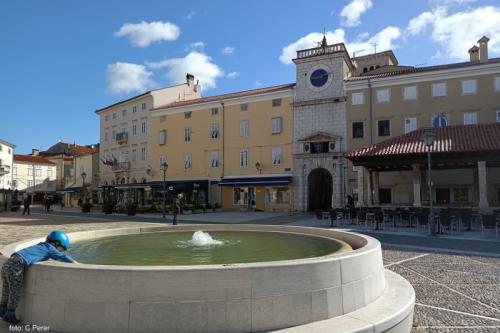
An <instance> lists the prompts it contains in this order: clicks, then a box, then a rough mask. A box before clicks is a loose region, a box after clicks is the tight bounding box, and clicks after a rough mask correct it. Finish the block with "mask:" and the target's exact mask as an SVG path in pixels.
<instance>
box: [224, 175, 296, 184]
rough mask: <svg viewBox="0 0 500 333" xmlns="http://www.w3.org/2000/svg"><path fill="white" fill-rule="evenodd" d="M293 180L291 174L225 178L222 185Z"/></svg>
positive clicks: (288, 181) (284, 182)
mask: <svg viewBox="0 0 500 333" xmlns="http://www.w3.org/2000/svg"><path fill="white" fill-rule="evenodd" d="M291 181H292V176H291V175H286V176H260V177H238V178H223V179H222V180H221V181H220V183H219V185H220V186H252V185H287V184H288V183H290V182H291Z"/></svg>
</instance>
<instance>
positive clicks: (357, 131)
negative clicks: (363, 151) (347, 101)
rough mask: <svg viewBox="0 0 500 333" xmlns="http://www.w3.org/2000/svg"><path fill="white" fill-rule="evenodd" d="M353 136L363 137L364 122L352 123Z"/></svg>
mask: <svg viewBox="0 0 500 333" xmlns="http://www.w3.org/2000/svg"><path fill="white" fill-rule="evenodd" d="M352 137H353V138H362V137H363V122H355V123H352Z"/></svg>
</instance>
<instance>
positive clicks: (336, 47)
mask: <svg viewBox="0 0 500 333" xmlns="http://www.w3.org/2000/svg"><path fill="white" fill-rule="evenodd" d="M344 51H345V45H344V43H339V44H333V45H327V46H325V47H321V46H320V47H315V48H312V49H307V50H300V51H297V59H301V58H308V57H314V56H319V55H325V54H332V53H338V52H344Z"/></svg>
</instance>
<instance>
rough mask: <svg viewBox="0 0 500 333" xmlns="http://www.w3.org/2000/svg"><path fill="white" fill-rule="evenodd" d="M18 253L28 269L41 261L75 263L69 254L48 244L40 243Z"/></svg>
mask: <svg viewBox="0 0 500 333" xmlns="http://www.w3.org/2000/svg"><path fill="white" fill-rule="evenodd" d="M16 253H17V255H18V256H20V257H21V258H22V259H23V261H24V263H25V264H26V265H27V266H28V267H29V266H31V265H33V264H34V263H37V262H39V261H46V260H49V259H54V260H59V261H64V262H73V261H74V259H73V258H71V257H70V256H68V255H67V254H64V253H62V252H61V251H59V250H58V249H56V247H55V246H54V245H52V244H50V243H47V242H42V243H38V244H36V245H33V246H30V247H27V248H25V249H22V250H20V251H17V252H16Z"/></svg>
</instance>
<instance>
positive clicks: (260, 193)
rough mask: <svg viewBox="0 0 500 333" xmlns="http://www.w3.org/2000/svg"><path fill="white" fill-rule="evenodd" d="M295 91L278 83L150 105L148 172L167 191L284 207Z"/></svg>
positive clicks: (198, 200)
mask: <svg viewBox="0 0 500 333" xmlns="http://www.w3.org/2000/svg"><path fill="white" fill-rule="evenodd" d="M293 91H294V85H293V84H290V85H282V86H276V87H268V88H264V89H255V90H249V91H244V92H239V93H234V94H226V95H219V96H212V97H207V98H200V99H195V100H191V101H186V102H176V103H173V104H170V105H167V106H165V107H159V108H156V109H154V110H152V112H151V114H152V137H153V139H152V145H151V147H152V160H153V165H152V176H153V180H154V181H155V182H156V183H157V185H158V186H159V187H160V188H161V186H162V182H163V171H162V169H161V165H162V163H164V162H165V161H166V162H167V164H168V169H167V171H166V174H165V176H166V180H167V183H168V187H169V188H171V191H172V192H171V193H170V192H169V193H170V195H171V197H172V196H173V195H178V194H179V193H183V196H184V200H185V202H189V203H192V204H195V205H196V204H210V205H213V206H216V207H217V206H222V207H223V208H225V209H231V210H247V209H257V210H275V209H278V210H283V209H290V208H291V207H292V201H293V191H292V187H291V183H290V182H291V178H292V177H291V176H292V170H293V160H292V158H291V156H292V133H293V112H292V102H293Z"/></svg>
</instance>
